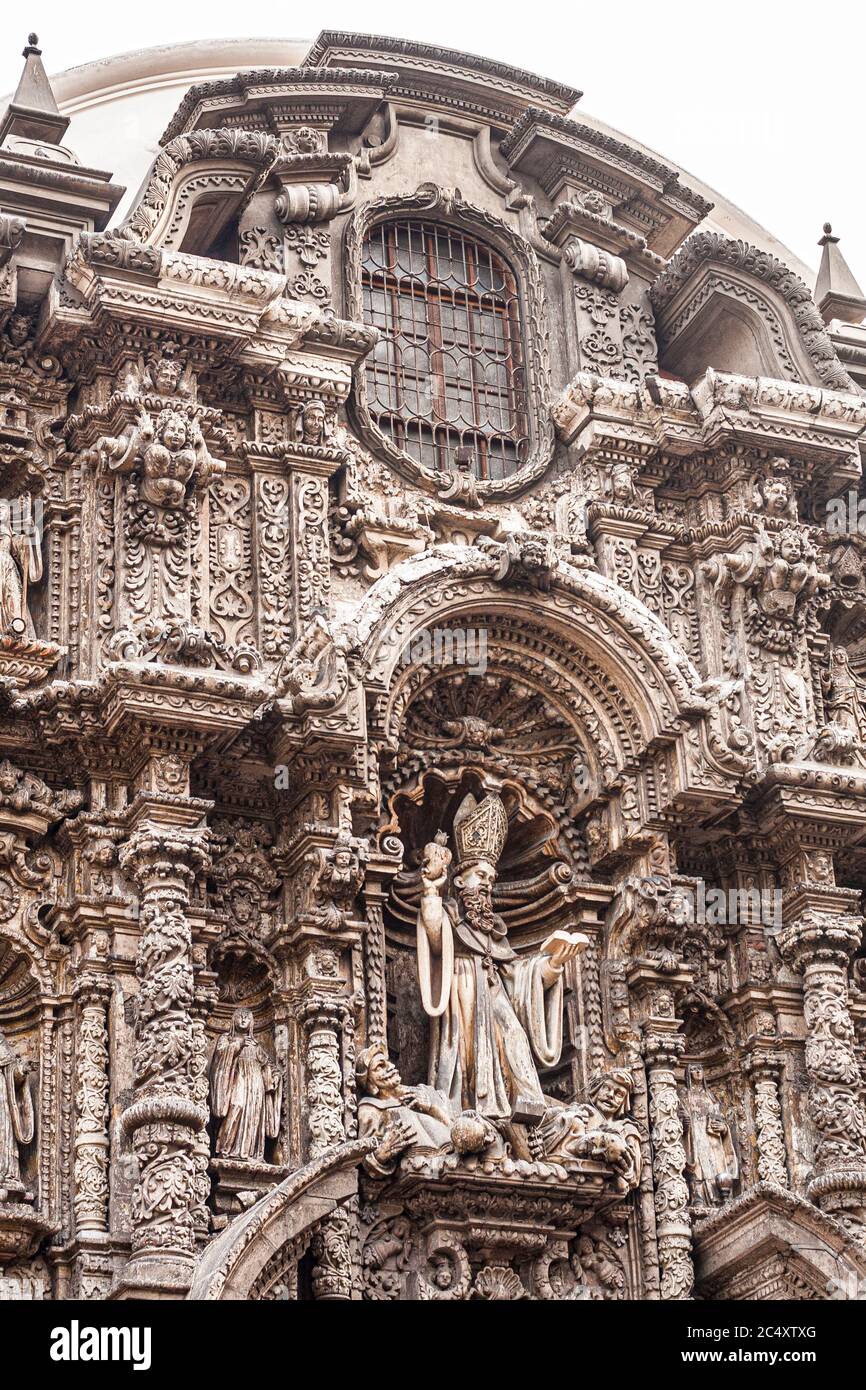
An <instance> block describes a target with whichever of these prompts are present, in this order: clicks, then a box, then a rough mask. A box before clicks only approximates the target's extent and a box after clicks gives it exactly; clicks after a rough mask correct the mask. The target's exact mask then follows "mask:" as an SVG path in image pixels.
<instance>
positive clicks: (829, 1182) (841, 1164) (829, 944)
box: [777, 883, 866, 1243]
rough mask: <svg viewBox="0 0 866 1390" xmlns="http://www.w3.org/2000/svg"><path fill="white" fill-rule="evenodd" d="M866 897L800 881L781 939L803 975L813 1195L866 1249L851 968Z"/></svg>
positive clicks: (865, 1119)
mask: <svg viewBox="0 0 866 1390" xmlns="http://www.w3.org/2000/svg"><path fill="white" fill-rule="evenodd" d="M858 906H859V894H858V893H856V892H854V891H851V890H847V889H840V888H832V887H828V888H826V889H820V888H815V887H811V886H809V885H807V884H803V883H799V884H797V885H796V886H795V887H794V888H793V890H792V891H791V892H789V893H787V894H786V895H785V902H784V917H785V926H784V927H783V929H782V931H781V932H780V933H779V936H778V938H777V940H778V944H779V948H780V950H781V952H782V955H783V956H784V958H785V961H786V963H787V964H788V965H790V966H791V968H792V969H794V970H797V971H799V972H800V974H802V976H803V1013H804V1017H805V1022H806V1058H805V1060H806V1071H807V1074H808V1077H809V1114H810V1117H811V1119H812V1123H813V1124H814V1126H815V1131H816V1137H817V1143H816V1150H815V1160H816V1161H815V1169H814V1173H813V1176H812V1179H811V1181H810V1183H809V1196H810V1197H811V1199H812V1200H813V1201H815V1202H817V1204H818V1205H819V1206H820V1207H821V1208H822V1209H823V1210H824V1211H827V1212H830V1213H831V1214H832V1215H833V1216H835V1217H836V1218H837V1220H840V1221H841V1222H842V1223H843V1224H844V1225H845V1226H846V1227H848V1229H849V1230H850V1232H851V1234H852V1236H854V1237H855V1238H856V1239H857V1240H858V1241H860V1242H861V1243H862V1242H863V1241H864V1234H866V1112H864V1109H863V1106H862V1104H861V1102H860V1099H859V1088H860V1069H859V1067H858V1064H857V1057H856V1055H855V1051H854V1044H855V1033H854V1024H853V1022H852V1019H851V1014H850V1012H849V1008H848V966H849V962H850V959H851V956H852V955H853V952H854V951H855V950H856V949H857V947H858V946H859V944H860V939H861V918H860V916H859V913H858V912H857V908H858Z"/></svg>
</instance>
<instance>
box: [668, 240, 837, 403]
mask: <svg viewBox="0 0 866 1390" xmlns="http://www.w3.org/2000/svg"><path fill="white" fill-rule="evenodd" d="M702 272H703V275H704V277H707V276H709V287H708V288H709V293H710V294H712V291H713V287H714V285H715V284H718V285H719V286H720V288H722V289H723V290H724V289H725V287H726V286H725V284H724V283H723V281H724V277H725V276H730V275H732V274H733V275H735V276H737V277H740V278H741V279H742V280H743V281H744V282H745V284H746V286H748V285H751V286H752V287H753V299H754V300H755V301H757V302H756V303H755V307H756V308H758V309H759V312H760V313H762V314H763V317H764V319H765V320H766V319H767V318H768V317H769V318H771V319H773V320H775V321H776V323H777V324H778V330H779V332H780V333H781V335H782V338H783V339H784V338H785V337H787V336H790V337H792V338H794V339H795V340H796V342H797V343H798V344H799V346H800V348H801V351H802V352H803V353H804V354H805V355H806V357H807V358H808V359H809V361H810V362H811V364H812V367H813V369H814V372H815V375H816V377H817V379H818V381H820V382H821V383H822V384H823V385H824V386H829V387H831V388H832V389H834V390H837V391H852V392H855V391H856V387H855V385H854V383H853V381H852V380H851V378H850V376H849V375H848V373H847V372H846V371H845V368H844V367H843V366H842V363H841V362H840V361H839V358H838V356H837V354H836V349H835V348H834V346H833V343H832V342H831V340H830V338H829V336H828V334H827V331H826V329H825V327H824V321H823V319H822V318H821V315H820V314H819V312H818V310H817V308H816V306H815V302H814V300H813V299H812V296H811V294H810V293H809V291H808V289H807V288H806V286H805V285H804V284H803V281H802V280H801V279H800V277H799V276H798V275H795V274H794V271H793V270H791V269H790V267H789V266H787V265H785V264H784V262H783V261H780V260H777V258H776V257H775V256H772V255H771V254H770V253H769V252H768V251H760V250H759V249H758V248H757V247H756V246H750V245H749V244H748V242H745V241H733V240H732V239H731V238H730V237H726V236H723V235H722V234H721V233H720V232H696V233H695V235H694V236H691V237H689V239H688V241H687V242H686V243H685V244H684V245H683V246H682V247H681V248H680V250H679V251H678V252H677V253H676V255H675V256H674V257H673V259H672V260H671V261H670V263H669V264H668V266H667V268H666V269H665V270H664V271H662V273H661V275H660V276H659V277H658V279H657V280H656V281H655V283H654V284H653V285H652V286H651V287H650V299H651V301H652V306H653V309H654V310H655V313H656V323H657V327H658V330H659V338H660V345H661V346H663V347H668V348H669V347H670V345H671V343H672V342H673V340H674V339H675V338H676V336H677V335H678V334H679V333H680V332H682V330H683V329H684V328H685V327H686V326H687V324H688V323H689V322H690V321H691V320H692V319H693V317H694V315H695V314H696V313H697V312H698V311H699V310H700V308H701V307H702V304H703V303H704V302H705V300H706V297H707V290H706V289H705V290H704V292H703V294H701V279H702V274H701V273H702ZM727 288H728V289H729V291H730V290H732V289H733V286H732V285H728V286H727ZM767 291H770V292H773V293H774V294H775V295H777V296H778V299H779V300H780V301H781V305H780V307H781V308H782V310H783V314H784V317H785V318H786V319H788V321H789V325H788V327H787V329H786V327H785V326H784V325H783V324H782V323H780V322H779V316H778V313H777V312H776V311H774V309H773V307H772V304H771V303H770V302H768V300H767V297H766V296H767ZM755 292H757V293H755ZM747 298H748V297H747ZM780 365H781V367H782V369H783V370H782V373H781V374H782V375H783V376H786V377H788V378H789V379H793V380H797V379H799V378H798V376H797V370H796V366H795V363H794V362H793V361H792V360H791V359H790V357H789V358H788V361H787V362H786V361H784V360H782V362H781V363H780Z"/></svg>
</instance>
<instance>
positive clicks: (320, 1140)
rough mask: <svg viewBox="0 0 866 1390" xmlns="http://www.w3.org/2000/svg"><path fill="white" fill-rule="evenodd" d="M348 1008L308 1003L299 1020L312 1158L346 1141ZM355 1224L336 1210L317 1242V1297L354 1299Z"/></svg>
mask: <svg viewBox="0 0 866 1390" xmlns="http://www.w3.org/2000/svg"><path fill="white" fill-rule="evenodd" d="M346 1007H347V1005H346V1003H345V1002H344V1001H341V1000H337V999H333V998H321V997H319V998H317V997H316V996H315V995H314V996H311V997H309V998H307V999H306V1000H305V1001H304V1004H303V1006H302V1010H301V1021H302V1024H303V1027H304V1033H305V1039H306V1048H305V1051H306V1059H307V1065H306V1074H307V1084H306V1101H307V1127H308V1130H309V1136H310V1149H309V1156H310V1158H319V1157H321V1156H322V1155H323V1154H325V1153H327V1152H328V1150H329V1149H332V1148H334V1147H335V1146H336V1145H338V1144H342V1143H343V1142H344V1141H345V1139H346V1121H345V1106H344V1101H343V1070H342V1066H341V1046H340V1039H341V1032H342V1027H343V1019H344V1014H345V1012H346ZM351 1240H352V1219H351V1216H350V1214H349V1212H348V1211H347V1210H345V1209H344V1208H337V1210H336V1211H334V1212H332V1213H331V1214H330V1215H329V1216H327V1217H326V1218H325V1220H324V1221H323V1222H322V1223H321V1225H320V1226H319V1228H318V1230H317V1232H316V1234H315V1235H314V1237H313V1242H312V1252H313V1261H314V1263H313V1271H312V1285H313V1296H314V1298H317V1299H329V1300H340V1301H343V1300H346V1299H350V1298H351V1296H352V1257H351Z"/></svg>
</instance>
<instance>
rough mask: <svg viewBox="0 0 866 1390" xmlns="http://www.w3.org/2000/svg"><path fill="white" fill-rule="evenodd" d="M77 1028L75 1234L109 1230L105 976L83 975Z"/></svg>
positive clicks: (79, 983) (75, 993)
mask: <svg viewBox="0 0 866 1390" xmlns="http://www.w3.org/2000/svg"><path fill="white" fill-rule="evenodd" d="M73 997H74V998H75V1000H76V1002H77V1004H78V1006H79V1012H78V1020H77V1028H76V1075H75V1139H74V1154H75V1160H74V1180H75V1196H74V1198H73V1207H74V1211H75V1229H76V1233H77V1234H78V1235H79V1236H81V1235H83V1234H85V1233H91V1232H96V1231H98V1232H105V1231H107V1230H108V1198H109V1185H108V1162H109V1136H108V1015H107V1010H108V1001H109V999H110V998H111V982H110V980H109V979H108V977H107V975H105V974H103V973H101V972H100V973H95V972H92V971H86V972H85V973H84V974H82V975H80V976H79V978H78V979H77V981H76V982H75V986H74V988H73Z"/></svg>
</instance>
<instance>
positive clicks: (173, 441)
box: [161, 410, 189, 454]
mask: <svg viewBox="0 0 866 1390" xmlns="http://www.w3.org/2000/svg"><path fill="white" fill-rule="evenodd" d="M161 433H162V442H163V444H164V445H165V447H166V448H167V449H170V450H171V452H172V453H173V454H175V453H177V452H178V451H179V450H180V449H183V448H184V447H185V446H186V444H187V442H188V440H189V427H188V425H187V422H186V420H185V419H184V418H183V416H182V415H179V414H178V413H177V411H176V410H170V411H168V412H167V414H166V416H165V419H164V420H162V429H161Z"/></svg>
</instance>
